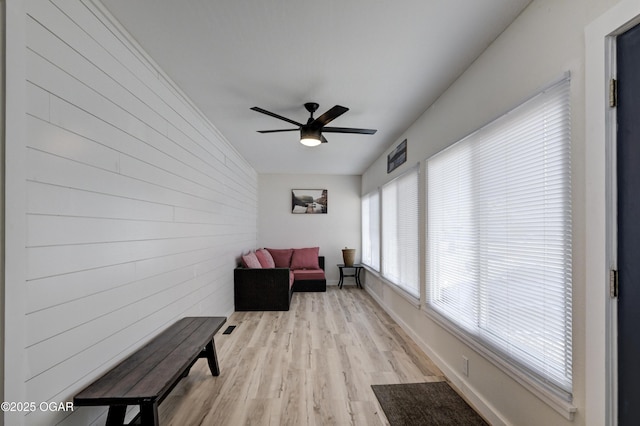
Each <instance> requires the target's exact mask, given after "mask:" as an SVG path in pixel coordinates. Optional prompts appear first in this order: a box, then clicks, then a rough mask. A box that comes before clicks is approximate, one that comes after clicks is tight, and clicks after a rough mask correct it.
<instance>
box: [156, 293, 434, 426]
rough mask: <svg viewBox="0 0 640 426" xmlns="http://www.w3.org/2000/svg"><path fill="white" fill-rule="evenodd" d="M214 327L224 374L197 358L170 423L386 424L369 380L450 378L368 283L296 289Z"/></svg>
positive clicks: (168, 413) (163, 409) (166, 413)
mask: <svg viewBox="0 0 640 426" xmlns="http://www.w3.org/2000/svg"><path fill="white" fill-rule="evenodd" d="M227 324H228V325H236V326H237V327H236V329H235V330H234V331H233V333H231V334H229V335H223V334H221V332H222V330H221V332H220V333H218V334H217V335H216V336H215V342H216V348H217V351H218V361H219V363H220V370H221V374H220V376H218V377H212V376H211V373H210V372H209V369H208V368H207V364H206V361H204V360H200V361H198V362H197V363H196V365H194V367H193V368H192V370H191V373H190V375H189V376H188V377H187V378H185V379H183V380H182V381H181V382H180V384H179V385H178V386H177V387H176V388H175V389H174V391H173V392H172V393H171V394H170V395H169V396H168V397H167V399H166V400H165V401H164V402H163V403H162V404H161V405H160V423H161V424H163V425H175V426H192V425H193V426H195V425H230V426H231V425H233V426H237V425H278V426H279V425H296V426H300V425H314V426H324V425H366V426H371V425H386V424H388V423H387V420H386V418H385V416H384V413H383V412H382V410H381V409H380V406H379V405H378V402H377V400H376V397H375V395H374V394H373V391H372V390H371V385H372V384H386V383H415V382H425V381H440V380H444V376H443V375H442V372H440V370H439V369H438V368H437V367H436V366H435V365H434V364H433V363H432V362H431V360H430V359H429V358H428V357H427V356H426V355H425V354H424V353H423V352H422V351H421V350H420V349H419V347H418V346H417V345H416V344H415V343H414V342H413V341H412V340H411V339H410V338H409V337H408V336H407V335H406V334H405V333H404V331H403V330H402V329H401V328H400V327H399V326H398V325H397V324H396V323H395V322H394V321H393V320H392V319H391V318H390V317H389V316H388V315H387V314H386V313H385V312H384V311H383V310H382V308H380V307H379V306H378V304H377V303H376V302H375V301H374V300H373V299H372V298H371V297H370V296H369V295H368V294H367V293H366V292H365V291H364V290H360V289H357V288H355V287H344V288H343V289H342V290H340V289H338V288H337V287H335V286H330V287H328V289H327V292H326V293H295V294H294V295H293V300H292V305H291V310H290V311H288V312H235V313H233V314H232V315H231V316H230V317H229V319H228V321H227Z"/></svg>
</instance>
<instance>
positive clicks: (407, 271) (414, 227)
mask: <svg viewBox="0 0 640 426" xmlns="http://www.w3.org/2000/svg"><path fill="white" fill-rule="evenodd" d="M418 244H419V238H418V168H417V167H416V168H414V169H412V170H410V171H409V172H406V173H405V174H403V175H402V176H400V177H398V178H396V179H394V180H392V181H391V182H389V183H387V184H386V185H384V186H383V187H382V268H381V269H382V270H381V273H382V276H384V277H385V278H386V279H388V280H389V281H391V282H392V283H394V284H396V285H397V286H398V287H400V288H402V289H403V290H405V291H406V292H408V293H410V294H411V295H413V296H416V297H420V284H419V266H418V258H419V254H418V249H419V247H418Z"/></svg>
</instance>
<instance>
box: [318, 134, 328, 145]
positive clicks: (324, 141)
mask: <svg viewBox="0 0 640 426" xmlns="http://www.w3.org/2000/svg"><path fill="white" fill-rule="evenodd" d="M320 140H321V141H322V143H328V142H329V141H328V140H327V138H325V137H324V136H323V135H320Z"/></svg>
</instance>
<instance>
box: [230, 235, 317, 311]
mask: <svg viewBox="0 0 640 426" xmlns="http://www.w3.org/2000/svg"><path fill="white" fill-rule="evenodd" d="M318 253H319V248H318V247H308V248H297V249H272V248H267V249H258V250H256V251H254V252H251V253H247V254H246V255H244V256H242V264H241V265H240V266H238V267H237V268H236V269H235V271H234V297H235V309H236V311H288V310H289V305H290V303H291V297H292V296H293V293H294V292H295V291H326V290H327V280H326V277H325V273H324V256H319V254H318Z"/></svg>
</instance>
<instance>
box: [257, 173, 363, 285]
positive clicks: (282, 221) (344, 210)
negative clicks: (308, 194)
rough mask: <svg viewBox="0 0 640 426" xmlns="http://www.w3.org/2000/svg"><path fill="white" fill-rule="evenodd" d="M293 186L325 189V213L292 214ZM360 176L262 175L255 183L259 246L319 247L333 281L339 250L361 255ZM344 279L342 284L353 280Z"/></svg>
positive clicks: (336, 270) (336, 276)
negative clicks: (326, 202)
mask: <svg viewBox="0 0 640 426" xmlns="http://www.w3.org/2000/svg"><path fill="white" fill-rule="evenodd" d="M292 189H327V190H328V192H327V194H328V195H327V199H328V208H327V214H292V213H291V190H292ZM360 208H361V206H360V176H352V175H292V174H262V175H260V177H259V185H258V246H259V247H272V248H287V247H315V246H318V247H320V255H322V256H325V269H326V275H327V284H329V285H331V284H337V282H338V277H339V274H338V268H337V267H336V264H338V263H342V249H343V248H345V247H346V246H348V247H349V248H355V249H356V262H359V261H360V259H361V254H362V253H361V250H360V246H361V239H362V237H361V235H362V233H361V227H360V219H361V218H360ZM347 280H352V279H351V278H346V280H345V284H351V281H347Z"/></svg>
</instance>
